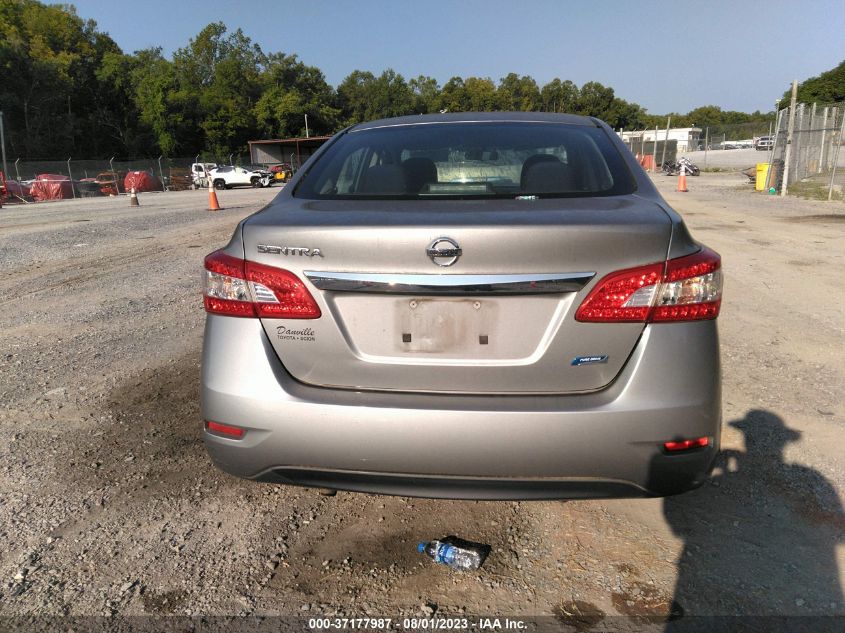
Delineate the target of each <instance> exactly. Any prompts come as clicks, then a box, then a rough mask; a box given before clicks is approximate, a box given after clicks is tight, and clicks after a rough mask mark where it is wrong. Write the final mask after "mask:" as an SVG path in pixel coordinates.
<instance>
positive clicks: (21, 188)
mask: <svg viewBox="0 0 845 633" xmlns="http://www.w3.org/2000/svg"><path fill="white" fill-rule="evenodd" d="M242 158H243V157H242V156H240V155H239V156H235V155H230V156H227V157H223V158H222V159H221V160H216V161H215V160H213V159H212V160H209V159H208V157H207V156H187V157H180V158H170V157H166V156H161V157H159V158H135V159H118V158H112V159H103V160H73V159H69V160H63V161H62V160H21V159H13V160H8V161H7V166H8V170H9V173H7V174H5V177H6V182H7V188H8V197H7V198H6V200H5V201H4V202H5V203H14V202H37V201H46V200H44V199H43V197H42V198H41V199H39V196H38V195H33V193H34V191H37V190H38V185H37V184H36V183H38V182H39V181H51V182H56V183H59V185H57V186H54V187H53V193H54V194H55V196H50V197H48V198H47V199H48V200H55V199H63V198H86V197H95V196H108V195H121V194H125V193H128V192H127V191H126V185H125V182H126V177H127V174H130V173H133V172H142V173H144V174H146V175H148V176H149V178H145V182H146V183H148V187H149V188H148V189H147V190H148V191H181V190H185V189H191V188H193V186H194V181H193V178H192V175H191V166H192V165H193V163H195V162H216V163H218V164H241V160H242ZM0 169H2V167H0ZM50 177H52V178H50ZM33 186H35V189H33Z"/></svg>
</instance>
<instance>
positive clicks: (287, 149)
mask: <svg viewBox="0 0 845 633" xmlns="http://www.w3.org/2000/svg"><path fill="white" fill-rule="evenodd" d="M330 138H331V136H307V137H300V138H277V139H268V140H262V141H249V162H250V163H253V164H256V165H274V164H277V163H290V165H291V166H292V167H293V168H294V169H298V168H299V167H300V166H301V165H302V163H304V162H305V161H306V160H308V159H309V158H311V155H312V154H314V152H316V151H317V149H318V148H319V147H320V146H321V145H322V144H323V143H325V142H326V141H327V140H329V139H330Z"/></svg>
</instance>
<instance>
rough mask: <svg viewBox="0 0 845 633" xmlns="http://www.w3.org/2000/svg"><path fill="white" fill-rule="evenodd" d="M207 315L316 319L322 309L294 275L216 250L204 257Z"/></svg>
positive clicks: (204, 298)
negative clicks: (208, 313)
mask: <svg viewBox="0 0 845 633" xmlns="http://www.w3.org/2000/svg"><path fill="white" fill-rule="evenodd" d="M203 300H204V303H205V310H206V312H210V313H212V314H225V315H228V316H237V317H266V318H275V319H317V318H319V317H320V314H321V313H320V308H319V306H318V305H317V302H316V301H314V297H312V296H311V293H310V292H308V288H306V287H305V284H303V283H302V281H300V279H299V278H298V277H297V276H296V275H294V274H293V273H292V272H290V271H287V270H284V269H282V268H275V267H274V266H266V265H265V264H257V263H255V262H249V261H244V260H243V259H239V258H237V257H232V256H231V255H227V254H226V253H224V252H223V251H215V252H213V253H211V254H210V255H209V256H208V257H206V258H205V292H204V297H203Z"/></svg>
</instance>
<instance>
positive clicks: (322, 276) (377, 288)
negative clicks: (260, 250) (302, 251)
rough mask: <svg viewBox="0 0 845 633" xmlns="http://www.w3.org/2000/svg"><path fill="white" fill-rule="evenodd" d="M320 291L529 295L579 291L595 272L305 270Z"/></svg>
mask: <svg viewBox="0 0 845 633" xmlns="http://www.w3.org/2000/svg"><path fill="white" fill-rule="evenodd" d="M304 274H305V276H306V277H307V278H308V280H309V281H310V282H311V283H312V284H314V286H316V287H317V288H318V289H320V290H331V291H334V292H370V293H380V294H403V295H417V294H426V295H468V294H469V295H528V294H558V293H562V292H578V291H579V290H581V288H583V287H584V286H585V285H586V284H587V283H588V282H589V281H590V280H591V279H592V278H593V277H594V276H595V273H594V272H593V273H545V274H544V273H529V274H526V275H405V274H390V273H338V272H322V271H312V270H306V271H304Z"/></svg>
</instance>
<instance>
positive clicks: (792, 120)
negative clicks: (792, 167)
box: [780, 79, 798, 196]
mask: <svg viewBox="0 0 845 633" xmlns="http://www.w3.org/2000/svg"><path fill="white" fill-rule="evenodd" d="M797 102H798V80H797V79H793V80H792V98H791V99H790V101H789V122H788V123H787V128H786V154H785V155H784V157H783V184H782V185H781V187H780V195H781V196H785V195H786V190H787V184H786V182H787V180H789V159H790V158H791V154H792V133H793V132H794V131H795V104H796V103H797Z"/></svg>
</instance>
